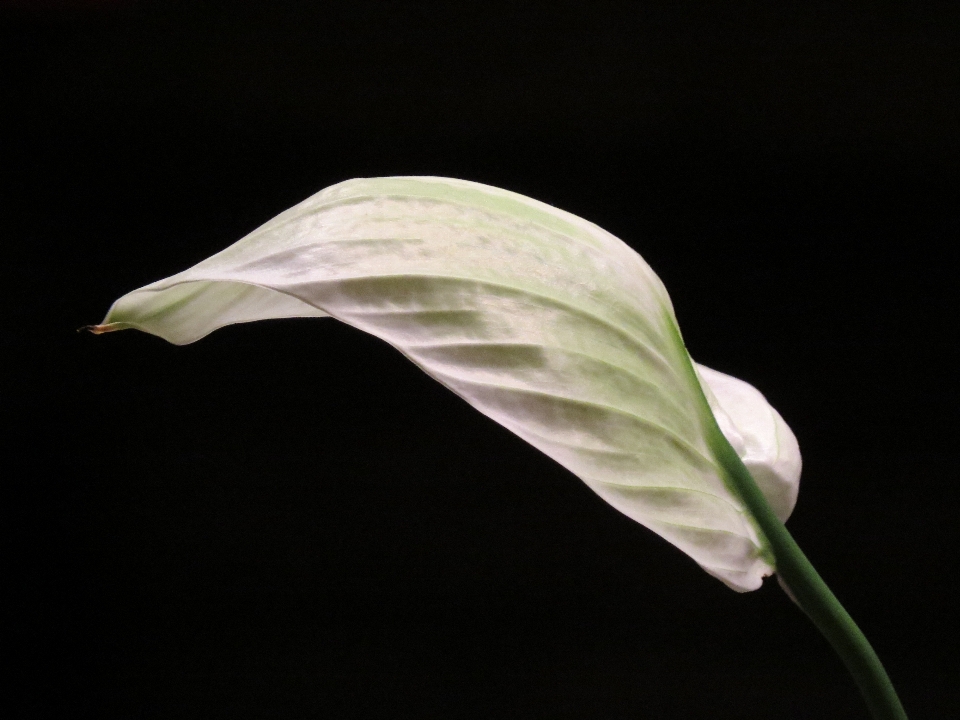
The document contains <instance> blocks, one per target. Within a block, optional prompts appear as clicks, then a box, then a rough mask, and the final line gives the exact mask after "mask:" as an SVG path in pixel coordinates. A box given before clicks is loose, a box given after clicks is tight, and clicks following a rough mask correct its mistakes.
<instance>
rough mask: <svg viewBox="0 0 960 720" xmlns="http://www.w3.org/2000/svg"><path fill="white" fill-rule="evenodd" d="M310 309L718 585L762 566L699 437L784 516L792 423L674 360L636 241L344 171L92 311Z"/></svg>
mask: <svg viewBox="0 0 960 720" xmlns="http://www.w3.org/2000/svg"><path fill="white" fill-rule="evenodd" d="M326 315H330V316H332V317H334V318H337V319H338V320H341V321H343V322H345V323H347V324H349V325H353V326H354V327H357V328H359V329H361V330H364V331H366V332H369V333H371V334H373V335H376V336H377V337H379V338H382V339H383V340H386V341H387V342H388V343H390V344H391V345H393V346H394V347H396V348H397V349H398V350H400V352H402V353H403V354H404V355H406V356H407V357H408V358H410V359H411V360H412V361H413V362H415V363H416V364H417V365H419V366H420V367H421V368H423V370H425V371H426V372H427V373H428V374H429V375H430V376H431V377H433V378H435V379H436V380H438V381H439V382H441V383H443V384H444V385H446V386H447V387H448V388H450V389H451V390H453V392H455V393H457V394H458V395H459V396H461V397H462V398H464V399H465V400H466V401H467V402H468V403H470V404H471V405H472V406H473V407H475V408H476V409H477V410H479V411H480V412H482V413H484V414H485V415H487V416H489V417H491V418H493V419H494V420H496V421H497V422H499V423H500V424H501V425H503V426H505V427H506V428H508V429H510V430H511V431H513V432H514V433H516V434H517V435H519V436H520V437H522V438H523V439H524V440H526V441H527V442H529V443H530V444H531V445H533V446H535V447H536V448H538V449H539V450H541V451H542V452H544V453H546V454H547V455H548V456H550V457H551V458H553V459H554V460H556V461H557V462H559V463H560V464H561V465H563V466H564V467H566V468H568V469H569V470H570V471H571V472H573V473H574V474H576V475H577V476H578V477H580V478H581V479H582V480H583V481H584V482H585V483H587V485H589V486H590V487H591V488H592V489H593V490H594V491H596V493H597V494H598V495H600V496H601V497H602V498H603V499H604V500H606V501H607V502H608V503H610V504H611V505H613V506H614V507H615V508H617V509H618V510H620V511H621V512H623V513H624V514H626V515H627V516H629V517H631V518H633V519H634V520H636V521H637V522H640V523H642V524H643V525H645V526H646V527H648V528H650V529H651V530H653V531H654V532H656V533H657V534H659V535H661V536H662V537H664V538H665V539H667V540H669V541H670V542H671V543H673V544H674V545H676V546H677V547H679V548H680V549H682V550H683V551H684V552H686V553H687V554H688V555H690V556H691V557H692V558H693V559H694V560H696V562H698V563H699V564H700V565H701V566H702V567H703V568H704V569H705V570H706V571H707V572H709V573H710V574H712V575H714V576H716V577H718V578H719V579H721V580H722V581H723V582H725V583H726V584H727V585H729V586H730V587H732V588H734V589H736V590H740V591H744V590H753V589H756V588H757V587H759V586H760V583H761V581H762V578H763V576H765V575H769V574H771V573H772V572H773V570H774V566H773V555H772V552H771V551H770V548H769V546H768V544H767V542H766V540H765V538H764V536H763V533H762V532H761V531H760V530H759V529H758V525H757V523H756V521H755V520H754V518H753V517H752V516H751V514H750V512H749V511H748V510H747V508H746V506H745V505H744V503H743V502H742V501H741V498H740V496H739V495H738V493H737V491H736V489H735V488H734V487H733V485H732V484H731V483H730V481H729V479H728V478H727V476H726V474H725V473H724V471H723V470H722V468H721V467H720V463H719V461H718V459H717V457H716V454H715V452H714V451H712V450H711V443H710V442H709V437H710V433H711V431H712V430H713V431H715V430H716V425H715V424H714V423H716V424H718V425H719V427H720V430H721V431H722V432H723V435H724V436H725V437H726V438H727V440H729V442H730V444H731V445H732V446H733V448H734V449H735V450H736V452H737V453H738V454H739V455H740V457H741V459H742V460H743V462H744V464H745V465H746V466H747V467H748V468H749V470H750V471H751V473H752V475H753V477H754V479H755V481H756V483H757V485H758V486H759V487H760V489H761V491H762V492H763V494H764V496H765V497H766V499H767V502H768V503H769V504H770V505H771V507H772V508H773V510H774V511H775V513H776V514H777V515H778V516H779V518H780V519H781V520H785V519H786V518H787V516H788V515H789V514H790V512H791V510H792V509H793V505H794V502H795V500H796V493H797V486H798V483H799V477H800V453H799V449H798V447H797V442H796V439H795V438H794V436H793V433H791V431H790V429H789V428H788V427H787V425H786V424H785V423H784V421H783V419H782V418H781V417H780V415H779V414H777V412H776V411H775V410H774V409H773V408H771V407H770V406H769V405H768V404H767V402H766V401H765V400H764V398H763V396H762V395H761V394H760V393H759V392H757V391H756V390H755V389H754V388H753V387H751V386H750V385H748V384H746V383H744V382H742V381H740V380H737V379H735V378H731V377H729V376H726V375H723V374H721V373H718V372H716V371H713V370H709V369H708V368H704V367H700V366H695V365H693V364H692V363H691V361H690V358H689V355H688V354H687V351H686V348H685V347H684V345H683V342H682V340H681V339H680V333H679V330H678V329H677V325H676V319H675V317H674V313H673V308H672V306H671V304H670V299H669V297H668V296H667V292H666V290H665V289H664V287H663V284H662V283H661V282H660V280H659V278H657V276H656V275H655V274H654V273H653V271H652V270H651V269H650V267H649V266H648V265H647V264H646V263H645V262H644V261H643V259H642V258H641V257H640V256H639V255H637V253H635V252H634V251H633V250H631V249H630V248H629V247H628V246H627V245H625V244H624V243H623V242H621V241H620V240H618V239H617V238H615V237H613V236H612V235H610V234H609V233H607V232H605V231H604V230H602V229H600V228H599V227H597V226H596V225H593V224H592V223H589V222H587V221H585V220H582V219H581V218H578V217H576V216H574V215H571V214H569V213H566V212H563V211H561V210H558V209H556V208H554V207H551V206H549V205H545V204H544V203H541V202H537V201H536V200H531V199H530V198H527V197H524V196H522V195H517V194H515V193H511V192H508V191H505V190H500V189H497V188H493V187H488V186H485V185H479V184H477V183H471V182H466V181H463V180H450V179H446V178H431V177H408V178H404V177H396V178H374V179H359V180H349V181H347V182H343V183H340V184H339V185H334V186H333V187H330V188H327V189H326V190H323V191H321V192H319V193H317V194H316V195H314V196H312V197H310V198H308V199H307V200H305V201H304V202H302V203H300V204H299V205H296V206H295V207H293V208H291V209H289V210H287V211H286V212H284V213H281V214H280V215H278V216H277V217H275V218H274V219H273V220H271V221H270V222H268V223H266V224H265V225H263V226H262V227H260V228H258V229H257V230H255V231H254V232H252V233H250V234H249V235H248V236H247V237H245V238H243V239H242V240H240V241H239V242H237V243H235V244H234V245H231V246H230V247H229V248H227V249H226V250H223V251H222V252H220V253H217V254H216V255H214V256H213V257H211V258H208V259H207V260H204V261H203V262H201V263H199V264H198V265H195V266H194V267H192V268H190V269H189V270H185V271H183V272H181V273H179V274H177V275H173V276H172V277H169V278H166V279H165V280H160V281H158V282H155V283H152V284H150V285H147V286H145V287H142V288H140V289H139V290H134V291H133V292H131V293H129V294H127V295H124V296H123V297H122V298H120V299H119V300H117V302H116V303H114V305H113V307H112V308H111V309H110V312H109V313H107V316H106V318H105V319H104V321H103V323H102V324H100V325H98V326H95V327H94V328H92V329H93V330H94V331H95V332H107V331H111V330H121V329H124V328H137V329H139V330H143V331H146V332H148V333H152V334H154V335H159V336H160V337H162V338H164V339H166V340H169V341H170V342H172V343H177V344H185V343H190V342H193V341H195V340H198V339H200V338H202V337H203V336H204V335H206V334H208V333H210V332H212V331H213V330H216V329H217V328H220V327H223V326H224V325H229V324H231V323H240V322H248V321H250V320H262V319H267V318H279V317H323V316H326ZM307 380H308V381H309V382H322V380H321V379H313V378H308V379H307Z"/></svg>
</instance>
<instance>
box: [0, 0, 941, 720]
mask: <svg viewBox="0 0 960 720" xmlns="http://www.w3.org/2000/svg"><path fill="white" fill-rule="evenodd" d="M787 5H788V4H787V3H783V4H779V3H762V2H757V3H749V2H732V3H724V4H716V5H714V6H713V7H712V9H706V7H702V6H701V5H700V4H699V3H690V4H683V3H666V2H656V3H629V2H592V3H582V4H565V3H560V4H554V3H550V4H543V5H539V4H531V3H519V4H516V3H514V4H499V3H489V2H486V3H479V4H472V3H466V4H465V3H462V2H458V3H450V2H433V3H428V2H422V3H398V4H393V3H382V4H380V3H371V2H351V3H337V4H329V3H324V2H313V3H303V4H291V3H284V2H269V3H267V2H265V3H260V4H253V3H236V2H220V3H217V2H150V1H149V0H141V1H140V2H132V1H127V2H122V1H120V0H116V1H114V2H110V1H108V0H101V2H85V3H84V2H77V1H75V2H29V1H27V0H22V1H21V2H16V3H10V2H7V3H6V4H4V5H3V10H2V11H0V13H2V14H0V59H2V63H3V72H2V80H0V83H2V85H3V98H4V106H5V107H4V109H3V110H2V113H3V118H4V124H5V126H6V130H4V132H3V143H2V150H0V152H2V158H0V160H2V164H0V173H2V180H3V183H4V188H3V202H2V209H0V212H2V222H3V225H2V227H3V253H4V260H3V265H2V272H3V278H2V281H3V293H4V296H3V301H4V306H3V320H4V321H3V326H2V329H0V342H2V350H3V355H4V357H5V358H7V359H8V360H9V361H12V362H10V363H9V364H8V366H7V370H6V371H5V372H4V374H3V377H2V380H0V383H2V399H0V412H2V414H3V416H4V421H5V427H6V430H5V431H4V435H3V442H4V445H5V449H4V455H3V457H4V465H5V472H4V476H5V479H4V482H3V484H2V492H3V497H4V500H3V506H4V511H5V514H7V516H8V518H7V520H6V521H4V525H5V526H6V528H5V530H6V532H8V533H9V541H8V543H7V546H6V549H5V552H4V557H5V561H6V562H7V563H8V564H9V566H10V569H9V570H8V572H6V573H5V579H4V585H3V587H4V592H3V595H4V597H5V605H6V609H5V611H4V614H5V618H6V620H5V636H6V638H7V639H6V640H5V641H4V642H3V647H4V651H5V654H9V655H10V656H11V660H10V662H11V664H8V671H7V675H6V679H7V680H8V681H9V682H10V684H11V688H12V692H9V693H7V695H6V698H7V700H5V701H4V702H5V703H7V702H9V706H10V709H9V710H8V711H5V712H4V713H3V714H4V716H5V717H11V718H17V719H23V720H27V719H30V720H33V719H34V718H58V719H61V718H273V717H276V718H285V719H294V718H314V717H324V718H326V717H329V718H344V719H352V718H358V719H359V718H365V719H366V718H397V717H417V718H557V719H560V718H603V719H607V718H708V717H709V718H770V717H777V718H781V719H784V720H785V719H787V718H810V717H822V718H862V717H865V711H864V710H863V709H862V703H861V701H860V699H859V697H858V695H857V693H856V690H855V689H854V687H853V685H852V683H851V682H850V680H849V679H848V678H847V676H846V675H845V672H844V671H843V669H842V667H841V666H840V664H839V662H838V661H837V659H836V658H835V656H834V655H833V654H832V652H831V651H830V649H829V648H828V647H827V645H826V643H825V642H824V641H823V640H822V639H821V638H820V637H819V635H818V634H817V633H816V631H815V630H814V629H813V627H812V626H811V625H810V624H809V623H808V622H807V621H806V620H805V618H803V617H802V616H801V615H800V613H799V612H798V611H797V610H796V609H795V608H794V607H793V606H792V605H791V603H790V602H788V601H787V600H786V598H785V597H784V596H783V594H782V592H781V591H780V589H779V588H778V587H777V586H776V583H775V582H772V581H768V582H767V584H766V585H765V586H764V587H763V588H762V589H761V590H759V591H757V592H755V593H751V594H747V595H737V594H735V593H733V592H732V591H730V590H728V589H727V588H725V587H724V586H722V585H721V584H720V583H719V582H717V581H716V580H714V579H712V578H710V577H708V576H707V575H706V574H705V573H703V572H702V571H701V570H700V569H699V568H698V567H696V566H695V565H694V563H693V562H691V561H690V560H689V559H688V558H686V557H685V556H684V555H683V554H682V553H680V552H679V551H677V550H676V549H674V548H673V547H671V546H669V545H668V544H667V543H665V542H663V541H662V540H660V539H659V538H657V537H655V536H654V535H653V534H652V533H650V532H648V531H646V530H645V529H644V528H642V527H640V526H638V525H635V524H633V523H632V522H631V521H629V520H627V519H626V518H624V517H622V516H620V515H619V514H618V513H616V512H615V511H614V510H612V509H611V508H609V507H607V506H606V505H604V504H603V503H602V502H601V501H600V500H599V499H597V498H596V497H595V496H594V495H593V494H592V493H591V492H590V491H589V490H588V489H587V488H586V487H585V486H583V485H582V484H581V483H580V482H579V481H578V480H577V479H576V478H574V477H573V476H571V475H570V474H569V473H568V472H566V471H565V470H563V469H562V468H560V467H558V466H556V465H555V464H553V463H552V462H551V461H550V460H548V459H547V458H545V457H543V456H541V455H540V454H539V453H538V452H537V451H535V450H533V449H532V448H530V447H528V446H526V445H525V444H524V443H523V442H522V441H520V440H518V439H516V438H515V437H513V436H512V435H510V434H509V433H508V432H507V431H505V430H503V429H502V428H500V427H499V426H497V425H495V424H494V423H493V422H492V421H489V420H487V419H486V418H484V417H482V416H480V415H478V414H477V413H475V412H474V411H473V410H472V409H470V408H469V407H468V406H467V405H466V404H465V403H463V402H462V401H460V400H459V399H458V398H456V397H454V396H453V395H452V394H450V393H449V392H447V391H446V390H445V389H443V388H441V387H440V386H439V385H437V384H435V383H434V382H433V381H431V380H430V379H429V378H427V377H426V376H425V375H424V374H423V373H422V372H421V371H419V370H418V369H417V368H416V367H414V366H413V365H411V364H409V363H408V362H406V361H405V360H403V358H402V357H401V356H400V355H399V354H398V353H397V352H395V351H393V350H392V349H390V348H389V347H388V346H386V345H385V344H383V343H381V342H379V341H377V340H375V339H373V338H371V337H368V336H365V335H363V334H361V333H360V332H358V331H355V330H353V329H351V328H348V327H345V326H342V325H340V324H338V323H336V322H335V321H332V320H327V321H306V320H301V321H282V322H272V323H260V324H253V325H247V326H240V327H232V328H228V329H225V330H222V331H220V332H217V333H215V334H214V335H212V336H210V337H209V338H206V339H205V340H203V341H202V342H200V343H198V344H196V345H193V346H188V347H183V348H176V347H173V346H169V345H166V344H165V343H163V342H162V341H160V340H158V339H156V338H153V337H149V336H145V335H140V334H137V333H133V332H129V333H120V334H117V335H110V336H106V337H101V338H97V337H93V336H90V335H78V334H77V333H75V332H74V330H75V329H76V328H77V327H78V326H80V325H82V324H85V323H91V322H96V321H98V320H99V319H100V318H101V317H102V316H103V314H104V312H105V311H106V309H107V307H108V306H109V304H110V302H111V301H112V300H113V299H115V298H116V297H118V296H119V295H121V294H123V293H125V292H127V291H128V290H131V289H133V288H134V287H138V286H140V285H142V284H144V283H146V282H149V281H152V280H155V279H158V278H160V277H163V276H166V275H168V274H170V273H173V272H176V271H178V270H181V269H183V268H185V267H187V266H188V265H191V264H193V263H194V262H196V261H199V260H201V259H202V258H204V257H206V256H207V255H209V254H211V253H212V252H214V251H217V250H219V249H221V248H222V247H224V246H226V245H227V244H229V243H231V242H233V241H234V240H235V239H237V238H239V237H240V236H242V235H243V234H245V233H246V232H248V231H250V230H251V229H253V228H254V227H256V226H257V225H259V224H260V223H262V222H264V221H265V220H267V219H269V218H270V217H272V216H273V215H275V214H276V213H278V212H279V211H281V210H283V209H285V208H287V207H288V206H290V205H292V204H294V203H295V202H298V201H299V200H301V199H303V198H305V197H306V196H308V195H310V194H312V193H314V192H316V191H318V190H320V189H321V188H323V187H325V186H327V185H330V184H332V183H335V182H338V181H340V180H344V179H347V178H350V177H355V176H375V175H391V174H431V175H449V176H455V177H461V178H466V179H470V180H476V181H481V182H485V183H489V184H492V185H497V186H501V187H505V188H508V189H511V190H515V191H519V192H522V193H525V194H528V195H531V196H533V197H536V198H538V199H540V200H544V201H546V202H549V203H552V204H554V205H557V206H559V207H562V208H564V209H566V210H570V211H572V212H574V213H576V214H578V215H581V216H583V217H585V218H588V219H590V220H592V221H594V222H596V223H598V224H600V225H601V226H603V227H604V228H607V229H609V230H610V231H612V232H613V233H614V234H616V235H618V236H619V237H621V238H623V239H624V240H625V241H626V242H628V243H630V244H631V245H632V246H633V247H635V248H636V249H637V250H638V251H639V252H641V253H642V254H643V256H644V257H645V258H646V259H647V260H648V261H649V262H650V264H651V265H652V266H653V267H654V269H655V270H656V271H657V272H658V273H659V274H660V275H661V277H662V278H663V280H664V282H665V283H666V285H667V287H668V288H669V290H670V292H671V294H672V297H673V300H674V303H675V305H676V308H677V313H678V316H679V319H680V323H681V326H682V327H683V330H684V334H685V337H686V339H687V342H688V345H689V347H690V350H691V353H692V354H693V355H694V357H695V358H696V359H697V360H698V361H700V362H702V363H704V364H707V365H710V366H712V367H715V368H717V369H720V370H723V371H726V372H729V373H731V374H734V375H737V376H738V377H742V378H744V379H746V380H748V381H750V382H752V383H753V384H755V385H756V386H757V387H758V388H760V390H761V391H763V392H764V393H765V394H766V395H767V397H768V398H769V399H770V400H771V402H772V403H773V404H774V406H775V407H777V408H778V409H779V410H780V411H781V413H782V414H783V415H784V416H785V418H786V419H787V421H788V422H789V423H790V424H791V425H792V427H793V428H794V430H795V431H796V434H797V435H798V437H799V440H800V445H801V449H802V451H803V453H804V462H805V469H804V480H803V483H802V490H801V493H800V501H799V505H798V507H797V510H796V513H795V515H794V517H793V518H792V519H791V521H790V523H789V527H790V528H791V529H792V531H793V532H794V534H795V536H796V537H797V539H798V541H799V542H800V544H801V546H803V547H804V548H805V549H806V550H807V552H808V554H809V555H810V557H811V558H812V560H813V561H814V563H815V565H816V566H817V567H818V568H819V569H820V571H821V573H822V574H823V575H824V576H825V577H826V579H827V581H828V582H829V583H830V584H831V585H832V586H833V587H834V589H835V591H836V592H837V594H838V595H839V596H840V598H841V599H842V600H843V601H844V603H845V604H846V605H847V607H848V609H849V610H850V611H851V613H852V614H853V615H854V617H855V618H856V619H857V620H858V621H859V622H860V624H861V626H862V627H863V629H864V630H865V632H866V633H867V635H868V637H870V638H871V639H872V641H873V643H874V644H875V646H876V648H877V650H878V652H879V654H880V655H881V657H882V658H883V660H884V661H885V663H886V666H887V668H888V670H889V672H890V675H891V676H892V677H893V680H894V682H895V683H896V685H897V687H898V688H899V690H900V692H901V695H902V698H903V700H904V702H905V704H906V706H907V708H908V710H909V711H910V712H911V716H912V717H913V718H915V719H919V718H948V717H957V716H958V715H960V652H958V650H957V647H958V638H960V627H958V620H957V612H956V608H957V588H958V580H957V572H958V555H960V553H958V540H960V531H958V521H957V518H958V513H960V490H958V470H960V461H958V457H957V428H958V419H960V418H958V412H957V400H958V394H960V393H958V386H957V382H956V372H955V368H956V366H957V364H958V360H960V357H958V340H957V309H958V308H957V304H956V303H955V298H954V294H955V283H956V276H957V261H956V255H955V252H956V249H955V247H956V244H957V237H958V230H960V211H958V190H960V141H958V137H960V134H958V130H960V122H958V121H960V112H958V111H960V47H958V34H957V27H958V21H960V12H958V9H957V4H956V3H942V4H938V3H922V6H923V7H922V8H917V7H913V6H912V5H911V6H907V4H894V3H891V7H894V6H896V8H897V9H885V8H884V7H883V6H878V5H876V4H867V3H864V8H863V9H857V8H856V7H854V6H853V5H849V4H842V5H843V7H837V4H836V3H824V4H819V3H807V4H804V5H803V6H802V7H793V8H788V7H787ZM10 668H13V669H12V671H11V669H10Z"/></svg>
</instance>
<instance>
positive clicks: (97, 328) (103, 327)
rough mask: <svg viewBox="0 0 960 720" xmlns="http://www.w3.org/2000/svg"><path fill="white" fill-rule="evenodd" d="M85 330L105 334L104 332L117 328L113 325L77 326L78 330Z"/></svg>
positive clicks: (95, 333)
mask: <svg viewBox="0 0 960 720" xmlns="http://www.w3.org/2000/svg"><path fill="white" fill-rule="evenodd" d="M84 330H86V331H87V332H92V333H93V334H94V335H103V334H104V333H108V332H113V331H114V330H116V328H115V327H112V326H111V325H83V326H82V327H78V328H77V332H83V331H84Z"/></svg>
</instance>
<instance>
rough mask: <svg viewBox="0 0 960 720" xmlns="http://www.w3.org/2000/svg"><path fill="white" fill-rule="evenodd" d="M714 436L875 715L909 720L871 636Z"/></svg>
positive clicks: (783, 566)
mask: <svg viewBox="0 0 960 720" xmlns="http://www.w3.org/2000/svg"><path fill="white" fill-rule="evenodd" d="M711 435H713V437H711V445H712V446H713V451H714V453H716V456H717V458H718V460H719V461H720V463H721V465H722V467H723V469H724V471H725V472H726V473H727V475H728V478H727V479H728V481H729V482H730V484H731V486H732V487H733V488H735V489H736V491H737V493H738V494H739V495H740V497H741V499H742V500H743V502H744V504H745V505H746V506H747V508H748V509H749V510H750V512H751V513H752V514H753V516H754V518H755V519H756V521H757V524H758V525H759V529H760V530H761V531H762V532H763V534H764V535H765V536H766V538H767V540H768V542H769V543H770V547H771V548H772V549H773V554H774V557H775V558H776V567H777V574H778V575H779V576H780V580H781V582H782V583H784V584H785V585H786V589H787V590H788V593H789V594H790V595H791V596H792V597H793V599H794V601H795V602H796V603H797V605H799V606H800V608H801V609H802V610H803V611H804V613H806V615H807V617H809V618H810V619H811V620H812V621H813V624H814V625H816V626H817V628H818V629H819V630H820V632H821V633H823V635H824V637H826V638H827V640H828V641H829V642H830V644H831V645H832V646H833V649H834V650H835V651H836V653H837V654H838V655H839V656H840V659H841V660H843V663H844V665H846V666H847V670H849V671H850V674H851V675H853V679H854V681H855V682H856V683H857V685H858V686H859V688H860V692H861V694H862V695H863V698H864V700H866V702H867V707H869V708H870V712H871V714H872V715H873V717H874V719H875V720H907V714H906V712H905V711H904V709H903V705H902V704H901V703H900V699H899V698H898V697H897V693H896V691H895V690H894V689H893V684H892V683H891V682H890V678H889V677H888V676H887V672H886V670H884V669H883V665H882V664H881V663H880V659H879V658H878V657H877V654H876V653H875V652H874V651H873V648H872V647H871V646H870V643H869V641H868V640H867V638H866V637H865V636H864V634H863V633H862V632H861V631H860V628H858V627H857V625H856V623H855V622H854V621H853V618H851V617H850V615H849V613H847V611H846V610H844V609H843V606H842V605H841V604H840V601H839V600H837V598H836V596H835V595H834V594H833V593H832V592H831V591H830V588H828V587H827V585H826V583H825V582H824V581H823V579H822V578H821V577H820V575H819V573H817V571H816V570H815V569H814V567H813V565H811V564H810V561H809V560H808V559H807V556H806V555H804V554H803V551H802V550H801V549H800V547H799V546H798V545H797V543H796V541H794V539H793V537H792V536H791V535H790V533H789V532H788V531H787V528H786V527H784V525H783V523H782V522H781V521H780V519H779V518H778V517H777V516H776V515H775V514H774V512H773V510H772V509H771V508H770V505H769V504H768V503H767V500H766V498H765V497H764V496H763V493H761V492H760V489H759V488H758V487H757V484H756V483H755V482H754V480H753V477H752V476H751V475H750V471H749V470H747V468H746V467H745V466H744V464H743V462H741V460H740V457H739V456H738V455H737V453H736V452H735V451H734V449H733V448H732V447H731V446H730V443H729V442H727V439H726V438H725V437H723V434H722V433H721V432H720V429H719V428H716V432H715V433H711Z"/></svg>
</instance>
